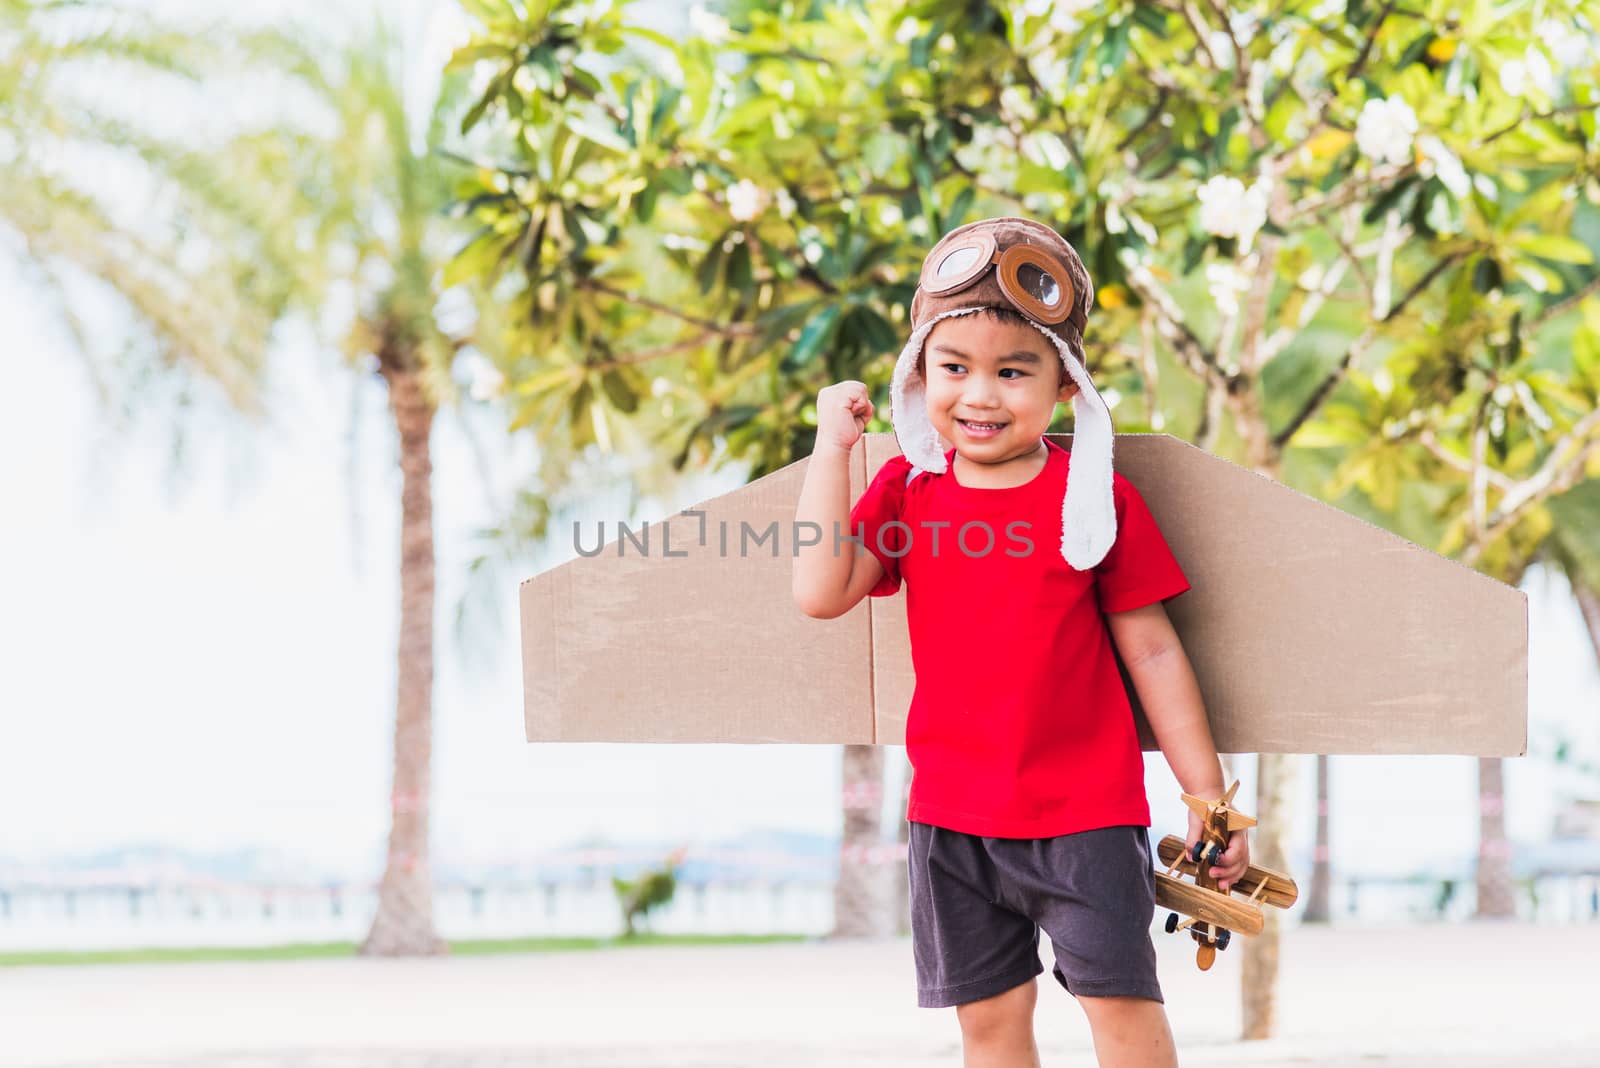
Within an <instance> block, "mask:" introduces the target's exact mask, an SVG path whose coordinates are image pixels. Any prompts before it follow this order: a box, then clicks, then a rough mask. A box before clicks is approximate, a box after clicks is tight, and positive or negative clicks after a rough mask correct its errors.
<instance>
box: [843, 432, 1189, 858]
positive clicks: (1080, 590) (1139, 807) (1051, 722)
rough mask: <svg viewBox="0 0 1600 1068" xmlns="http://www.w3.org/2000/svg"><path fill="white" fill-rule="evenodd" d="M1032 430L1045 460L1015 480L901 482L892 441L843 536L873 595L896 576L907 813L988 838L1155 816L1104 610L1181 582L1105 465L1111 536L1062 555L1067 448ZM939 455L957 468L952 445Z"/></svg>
mask: <svg viewBox="0 0 1600 1068" xmlns="http://www.w3.org/2000/svg"><path fill="white" fill-rule="evenodd" d="M1044 441H1045V444H1046V445H1047V446H1048V447H1049V449H1050V456H1049V459H1048V460H1047V461H1046V463H1045V467H1044V470H1043V471H1041V472H1040V473H1039V474H1038V475H1037V476H1035V477H1034V478H1033V480H1032V481H1030V482H1028V483H1026V484H1025V485H1021V486H1015V487H1012V488H1008V489H977V488H973V487H967V486H962V485H960V484H959V483H958V482H956V479H955V475H954V474H953V473H952V468H950V467H947V468H946V470H945V472H944V473H943V474H933V473H930V472H924V473H922V474H919V475H917V477H916V478H915V479H913V480H912V481H911V484H910V485H907V484H906V476H907V475H908V474H909V473H910V472H911V471H912V468H911V465H910V462H909V461H908V460H906V458H905V457H904V456H897V457H895V458H894V459H892V460H889V461H888V462H887V463H885V464H884V465H883V467H882V468H880V469H879V471H878V473H877V475H876V477H874V478H873V480H872V484H871V485H869V486H868V487H867V490H866V492H865V493H863V494H862V496H861V499H860V500H859V501H857V502H856V505H855V507H854V508H853V509H851V512H850V528H851V529H850V533H851V534H853V535H856V536H859V537H862V538H863V539H864V542H865V545H866V548H867V549H868V550H870V551H871V552H872V553H873V555H874V556H876V557H877V558H878V559H879V560H880V561H881V562H882V563H883V570H884V577H883V580H882V581H881V582H879V583H878V584H877V585H876V586H875V587H873V589H872V591H871V596H874V597H884V596H888V595H889V594H892V593H894V592H896V591H897V590H899V589H900V583H901V580H902V578H903V579H904V580H905V582H906V615H907V618H908V621H909V626H910V634H911V659H912V664H913V666H914V668H915V669H916V678H917V684H916V691H915V694H914V696H913V697H912V699H911V707H910V710H909V711H908V712H907V719H906V757H907V759H908V760H909V761H910V762H911V766H912V769H913V774H912V778H911V796H910V800H909V803H908V806H907V811H906V816H907V818H908V819H910V820H911V821H913V822H916V823H930V824H934V825H936V826H940V827H948V828H950V829H952V830H957V831H964V832H966V833H968V834H976V835H984V836H993V837H999V838H1049V837H1053V836H1055V835H1060V834H1072V833H1075V832H1077V831H1086V830H1092V829H1094V828H1097V827H1113V826H1119V825H1134V826H1142V827H1148V826H1149V825H1150V806H1149V802H1148V801H1147V800H1146V799H1145V791H1144V757H1143V754H1142V753H1141V752H1140V749H1139V739H1138V734H1137V732H1136V730H1135V728H1134V723H1133V710H1132V707H1131V706H1130V705H1129V703H1128V694H1127V691H1126V690H1125V689H1124V687H1123V683H1122V677H1121V675H1120V674H1119V673H1118V671H1117V664H1116V659H1115V657H1114V655H1113V652H1112V641H1111V632H1110V630H1109V629H1108V628H1107V626H1106V623H1105V619H1104V617H1103V615H1102V613H1104V612H1124V611H1127V610H1129V609H1133V608H1139V607H1141V606H1143V605H1147V604H1150V603H1152V602H1154V601H1161V600H1165V599H1167V598H1169V597H1175V596H1177V595H1178V594H1180V593H1183V592H1184V591H1185V590H1187V589H1189V581H1188V579H1187V578H1186V577H1185V576H1184V574H1183V571H1182V570H1181V569H1180V568H1179V566H1178V563H1177V561H1176V560H1175V559H1174V558H1173V556H1172V551H1171V550H1170V549H1169V548H1168V547H1167V543H1166V539H1164V538H1163V537H1162V536H1161V531H1160V530H1159V529H1157V527H1156V523H1155V520H1154V519H1153V518H1152V517H1151V515H1150V511H1149V509H1148V508H1147V507H1146V505H1145V503H1144V499H1143V498H1142V497H1141V496H1140V495H1139V491H1138V490H1136V489H1134V487H1133V484H1132V483H1130V482H1129V481H1128V480H1127V479H1125V478H1123V477H1122V476H1121V475H1120V474H1115V473H1114V474H1113V476H1112V493H1113V498H1114V500H1115V503H1116V512H1117V537H1116V541H1115V542H1114V543H1113V544H1112V547H1111V550H1110V551H1109V552H1108V553H1107V554H1106V557H1105V559H1104V560H1102V561H1101V562H1100V563H1099V564H1098V565H1096V566H1095V567H1094V568H1093V569H1092V570H1089V571H1078V570H1076V569H1074V568H1073V567H1072V566H1071V565H1070V564H1068V563H1067V562H1066V561H1065V560H1064V559H1062V557H1061V500H1062V495H1063V494H1064V493H1065V492H1066V480H1067V457H1068V452H1067V450H1065V449H1063V448H1062V447H1061V446H1059V445H1057V444H1056V443H1055V442H1053V441H1051V440H1050V439H1049V438H1045V439H1044ZM945 455H946V460H947V461H948V462H949V463H950V464H952V465H953V463H954V456H955V450H954V449H951V450H949V451H948V452H947V453H946V454H945ZM894 521H898V522H899V523H902V524H905V526H903V527H902V526H891V525H887V524H890V523H892V522H894ZM925 524H926V525H925ZM968 524H976V525H972V526H968ZM962 531H965V533H964V534H962V533H961V532H962ZM958 536H959V539H960V540H959V541H958Z"/></svg>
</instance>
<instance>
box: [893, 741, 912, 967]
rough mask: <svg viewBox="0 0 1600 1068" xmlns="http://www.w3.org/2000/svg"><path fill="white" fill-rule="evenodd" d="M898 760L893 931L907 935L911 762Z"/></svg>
mask: <svg viewBox="0 0 1600 1068" xmlns="http://www.w3.org/2000/svg"><path fill="white" fill-rule="evenodd" d="M900 762H901V763H902V764H903V765H905V767H904V769H903V770H902V773H901V776H900V779H901V782H900V823H899V825H898V827H897V828H896V835H895V840H896V841H897V842H899V843H900V849H899V852H898V853H897V854H896V856H897V859H898V860H899V862H900V863H899V866H898V873H897V877H896V878H895V881H894V886H895V893H894V916H893V919H894V933H895V934H897V935H908V934H910V933H911V880H910V875H909V868H908V867H907V864H906V851H907V850H908V849H910V847H911V824H910V823H909V822H907V820H906V807H907V805H908V804H909V803H910V801H911V762H910V761H909V760H907V759H906V758H905V757H901V760H900Z"/></svg>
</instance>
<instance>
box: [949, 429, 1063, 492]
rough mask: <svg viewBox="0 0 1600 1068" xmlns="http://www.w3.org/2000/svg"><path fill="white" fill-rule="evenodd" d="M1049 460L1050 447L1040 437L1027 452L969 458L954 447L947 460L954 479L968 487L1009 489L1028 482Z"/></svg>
mask: <svg viewBox="0 0 1600 1068" xmlns="http://www.w3.org/2000/svg"><path fill="white" fill-rule="evenodd" d="M1049 461H1050V447H1049V446H1048V445H1046V444H1045V441H1044V438H1040V439H1039V440H1038V442H1037V443H1036V444H1035V446H1034V448H1033V449H1032V450H1030V451H1029V452H1026V453H1024V454H1023V455H1021V456H1013V457H1010V458H1009V459H1005V460H996V461H992V462H986V461H983V460H969V459H968V458H967V457H965V456H963V455H961V450H959V449H957V450H956V454H955V456H954V458H952V459H951V461H950V464H951V472H952V474H954V475H955V480H956V482H957V483H959V484H960V485H962V486H965V487H966V488H968V489H1012V488H1014V487H1017V486H1021V485H1025V484H1027V483H1028V482H1031V481H1032V480H1033V478H1034V476H1035V475H1037V474H1038V473H1039V471H1040V470H1041V469H1042V468H1043V467H1044V465H1045V464H1046V463H1048V462H1049ZM957 465H959V466H960V471H959V472H958V471H956V466H957Z"/></svg>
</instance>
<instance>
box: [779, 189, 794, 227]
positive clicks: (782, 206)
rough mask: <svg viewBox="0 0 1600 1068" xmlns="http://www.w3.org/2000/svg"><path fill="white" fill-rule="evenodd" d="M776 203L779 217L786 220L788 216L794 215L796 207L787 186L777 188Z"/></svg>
mask: <svg viewBox="0 0 1600 1068" xmlns="http://www.w3.org/2000/svg"><path fill="white" fill-rule="evenodd" d="M777 201H778V214H779V215H781V216H783V217H784V218H785V219H787V218H788V217H789V216H791V215H793V214H794V209H795V207H796V205H795V202H794V197H793V196H791V195H790V194H789V189H788V187H787V186H779V187H778V196H777Z"/></svg>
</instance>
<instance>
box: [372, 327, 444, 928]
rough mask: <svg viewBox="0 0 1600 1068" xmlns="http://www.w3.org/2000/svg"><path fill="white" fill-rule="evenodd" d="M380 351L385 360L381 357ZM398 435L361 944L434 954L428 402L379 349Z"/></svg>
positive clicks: (413, 377)
mask: <svg viewBox="0 0 1600 1068" xmlns="http://www.w3.org/2000/svg"><path fill="white" fill-rule="evenodd" d="M386 357H387V358H386ZM379 360H380V370H381V373H382V374H383V377H384V379H385V381H387V382H388V385H389V404H390V407H391V409H392V410H393V412H394V421H395V427H396V429H397V430H398V431H399V436H400V470H401V472H402V476H403V481H402V486H401V493H400V648H399V679H398V687H397V690H396V702H395V722H394V780H393V789H392V790H391V793H390V798H389V805H390V824H389V853H388V858H387V860H386V861H385V863H384V869H383V879H382V881H381V882H380V883H379V884H378V909H377V914H376V915H375V916H374V918H373V921H372V929H371V930H370V931H369V932H368V933H367V937H366V940H365V941H364V942H362V943H361V950H360V951H361V953H362V954H363V955H370V956H383V957H392V956H418V955H431V954H441V953H445V952H447V951H448V946H447V945H446V943H445V942H444V940H443V939H441V938H440V937H439V936H438V934H436V933H435V931H434V928H433V877H432V872H431V869H430V866H429V862H428V804H429V791H430V787H431V775H430V766H431V764H432V759H433V568H434V556H433V500H432V489H431V486H430V478H431V475H432V470H433V464H432V460H431V459H430V458H429V444H428V439H429V433H430V431H431V429H432V426H433V414H434V409H433V404H432V402H431V401H430V400H429V399H428V397H427V396H426V395H425V393H424V391H423V388H422V381H421V378H420V376H419V375H418V373H417V372H416V371H415V370H413V369H412V368H411V367H410V366H409V364H408V362H407V361H405V360H403V359H397V358H395V357H393V356H392V355H390V354H380V357H379Z"/></svg>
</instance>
